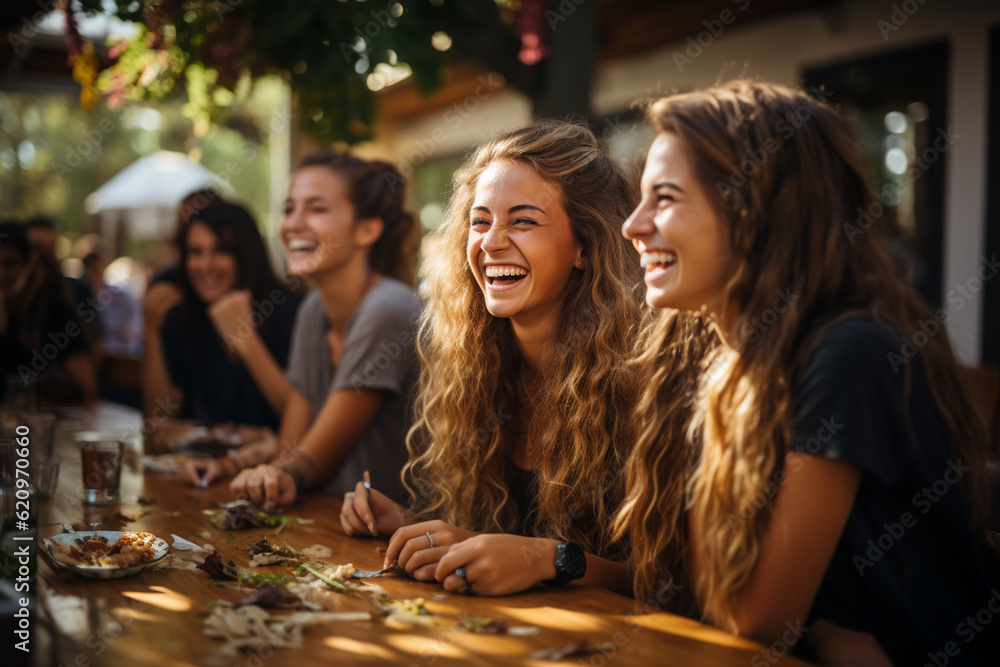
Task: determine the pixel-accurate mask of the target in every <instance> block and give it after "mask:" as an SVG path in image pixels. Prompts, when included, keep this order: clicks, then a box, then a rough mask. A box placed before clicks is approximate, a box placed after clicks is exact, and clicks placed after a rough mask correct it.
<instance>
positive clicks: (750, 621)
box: [733, 610, 808, 653]
mask: <svg viewBox="0 0 1000 667" xmlns="http://www.w3.org/2000/svg"><path fill="white" fill-rule="evenodd" d="M733 622H734V624H735V630H736V632H737V633H738V634H740V635H741V636H743V637H747V638H749V639H752V640H754V641H756V642H760V643H761V644H764V645H765V646H768V647H774V646H780V647H783V648H784V649H785V652H787V653H791V651H792V649H793V648H795V646H796V644H798V642H799V640H800V639H801V638H802V636H803V635H804V634H805V633H806V631H807V630H808V627H807V626H806V617H805V615H804V614H800V615H798V616H796V615H794V614H793V615H792V616H788V615H786V614H780V613H774V612H772V613H766V612H763V611H753V610H737V611H736V615H735V616H734V618H733Z"/></svg>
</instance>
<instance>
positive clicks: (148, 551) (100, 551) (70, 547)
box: [49, 533, 155, 568]
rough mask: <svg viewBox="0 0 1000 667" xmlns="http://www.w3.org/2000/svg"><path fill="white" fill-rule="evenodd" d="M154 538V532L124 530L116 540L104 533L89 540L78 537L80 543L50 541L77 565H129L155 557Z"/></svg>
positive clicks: (60, 552) (138, 563)
mask: <svg viewBox="0 0 1000 667" xmlns="http://www.w3.org/2000/svg"><path fill="white" fill-rule="evenodd" d="M154 539H155V538H154V537H153V535H151V534H150V533H123V534H122V536H121V537H119V538H118V539H117V540H115V542H113V543H110V542H108V539H107V538H106V537H104V536H102V535H93V536H91V537H89V538H88V539H87V540H81V539H79V538H78V539H76V540H75V543H76V544H61V543H59V542H57V541H55V540H52V541H50V542H49V544H50V545H51V546H52V548H54V549H56V551H58V553H59V554H61V555H62V556H64V557H67V558H69V559H71V560H72V561H74V562H75V564H77V565H90V566H98V567H121V568H128V567H135V566H136V565H142V564H143V563H148V562H149V561H151V560H153V557H154V556H155V552H154V550H153V546H152V542H153V540H154Z"/></svg>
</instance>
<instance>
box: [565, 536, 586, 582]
mask: <svg viewBox="0 0 1000 667" xmlns="http://www.w3.org/2000/svg"><path fill="white" fill-rule="evenodd" d="M559 547H560V551H561V552H562V553H561V554H560V556H562V561H563V571H564V572H566V574H568V575H569V576H570V578H571V579H579V578H580V577H582V576H583V575H585V574H586V573H587V555H586V554H585V553H583V549H582V548H580V545H579V544H574V543H572V542H563V543H562V544H560V545H559Z"/></svg>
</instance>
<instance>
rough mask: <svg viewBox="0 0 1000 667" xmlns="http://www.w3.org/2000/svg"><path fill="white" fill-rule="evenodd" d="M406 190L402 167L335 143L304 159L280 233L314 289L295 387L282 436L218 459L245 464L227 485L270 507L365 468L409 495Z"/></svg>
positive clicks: (299, 336) (339, 487)
mask: <svg viewBox="0 0 1000 667" xmlns="http://www.w3.org/2000/svg"><path fill="white" fill-rule="evenodd" d="M403 194H404V181H403V178H402V176H400V175H399V172H398V171H397V170H396V169H395V167H393V166H391V165H389V164H387V163H384V162H374V161H373V162H369V161H365V160H361V159H358V158H356V157H353V156H351V155H348V154H345V153H338V152H326V153H318V154H315V155H312V156H309V157H307V158H306V159H305V160H304V162H303V163H302V166H301V167H300V168H299V170H298V171H297V172H296V174H295V176H294V178H293V179H292V184H291V186H290V188H289V192H288V197H287V199H286V200H285V217H284V219H283V220H282V223H281V240H282V244H283V245H284V248H285V253H286V256H287V258H288V265H289V271H290V272H291V273H292V274H293V275H295V276H300V277H302V278H305V279H306V280H307V281H308V282H309V283H310V284H311V285H312V286H313V287H314V288H315V289H314V291H313V292H312V293H311V294H309V296H308V297H306V300H305V301H304V302H303V304H302V307H301V309H300V310H299V313H298V317H297V318H296V322H295V329H294V332H293V336H292V350H291V358H290V361H289V367H288V379H289V380H290V382H291V384H292V386H293V389H294V391H293V392H292V396H291V397H290V398H289V400H288V402H287V404H286V407H285V410H284V413H283V414H282V420H281V432H280V434H279V436H278V438H277V441H275V440H274V439H270V441H269V442H266V443H263V444H261V445H258V446H257V447H255V448H249V449H248V448H245V449H244V450H240V451H237V452H233V453H232V455H231V456H229V457H225V458H224V459H223V460H222V461H221V462H219V464H220V465H221V466H223V467H224V468H226V470H225V471H226V472H229V473H235V472H236V471H237V470H239V469H240V468H246V469H244V470H242V472H239V473H238V474H237V475H236V477H235V478H234V479H233V480H232V483H231V485H230V486H231V489H232V491H233V493H234V494H236V495H237V496H245V497H249V498H250V500H251V501H253V502H255V503H257V504H259V505H261V506H263V508H264V509H265V510H271V509H273V508H275V507H277V506H282V505H288V504H290V503H291V502H293V501H294V500H295V498H296V497H297V495H298V494H299V493H301V492H302V491H304V490H307V489H311V488H320V487H322V488H323V489H324V490H325V491H327V492H329V493H332V494H338V495H339V494H343V493H345V492H346V491H348V490H350V489H352V488H353V487H354V483H355V482H356V481H357V480H358V479H360V478H361V476H362V474H363V473H364V471H366V470H367V471H371V474H372V477H373V478H375V479H376V480H377V483H378V484H379V487H380V488H383V489H385V490H386V492H388V493H390V494H392V495H393V496H394V497H395V498H397V499H400V500H402V497H403V493H402V484H401V482H400V470H401V469H402V467H403V465H404V463H405V461H406V446H405V438H406V431H407V429H408V423H407V409H406V405H407V398H408V394H409V392H410V387H411V384H412V382H413V378H414V375H415V373H414V370H415V368H414V338H415V335H416V322H417V319H418V318H419V316H420V303H419V300H418V299H417V297H416V295H415V294H414V293H413V290H412V289H410V287H409V285H410V284H411V283H412V279H413V267H414V263H415V255H416V249H417V246H418V243H417V239H416V238H415V237H416V235H417V234H418V233H419V228H418V227H417V226H416V224H415V220H414V218H413V216H412V215H411V214H410V213H408V212H407V211H405V210H404V209H403ZM265 461H266V462H265ZM255 464H257V465H255ZM214 472H216V474H217V472H218V471H214Z"/></svg>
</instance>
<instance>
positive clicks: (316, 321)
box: [288, 278, 421, 503]
mask: <svg viewBox="0 0 1000 667" xmlns="http://www.w3.org/2000/svg"><path fill="white" fill-rule="evenodd" d="M420 310H421V304H420V300H419V299H418V298H417V296H416V295H415V294H414V293H413V290H411V289H410V288H409V287H407V286H406V285H404V284H403V283H401V282H399V281H398V280H392V279H390V278H382V279H381V280H380V281H379V283H378V284H377V285H375V287H373V288H372V289H371V290H369V291H368V294H366V295H365V298H364V299H362V301H361V303H360V304H358V307H357V308H356V309H355V311H354V313H353V314H352V315H351V319H350V320H349V321H348V323H347V333H346V335H345V337H344V350H343V353H342V354H341V356H340V365H339V366H338V367H337V368H336V369H334V367H333V363H332V361H331V359H330V345H329V342H328V339H327V337H328V334H329V332H330V322H329V321H328V320H327V318H326V312H325V311H324V310H323V300H322V299H321V298H320V295H319V293H318V292H316V291H313V292H311V293H310V294H309V295H308V296H306V298H305V301H303V302H302V306H301V307H300V308H299V312H298V316H297V318H296V320H295V329H294V331H293V333H292V351H291V355H290V359H289V362H288V379H289V381H290V382H291V383H292V385H293V386H294V387H295V388H296V389H297V390H298V391H299V392H301V393H302V395H303V396H305V397H306V399H307V400H308V401H309V403H310V406H311V409H312V421H313V422H314V423H315V421H316V417H317V415H319V412H320V410H321V409H322V408H323V405H324V404H325V403H326V400H327V397H328V396H330V395H331V394H332V393H333V392H335V391H340V390H352V389H353V390H359V389H371V390H376V391H384V392H386V397H385V400H384V401H383V402H382V406H381V407H380V408H379V411H378V413H377V414H376V415H375V419H373V420H372V422H371V424H369V425H368V428H367V429H366V430H365V432H364V434H362V436H361V438H360V439H359V440H358V442H357V444H355V446H354V449H353V450H351V453H350V454H349V455H348V456H347V458H346V459H345V460H344V462H343V463H342V464H341V465H340V467H339V468H338V469H337V471H336V472H335V473H334V475H333V477H331V478H330V479H329V480H328V481H327V482H326V483H325V484H323V490H324V491H326V492H327V493H329V494H331V495H337V496H341V495H343V494H344V493H346V492H347V491H353V490H354V487H355V485H356V484H357V483H358V482H359V481H361V479H362V473H363V472H364V471H365V470H368V471H370V473H371V480H372V486H374V487H375V488H377V489H378V490H379V491H381V492H382V493H384V494H386V495H387V496H389V497H390V498H392V499H393V500H395V501H397V502H400V503H403V501H404V500H405V498H406V493H405V490H404V489H403V484H402V481H401V479H400V471H401V470H402V469H403V465H404V464H405V463H406V444H405V442H406V432H407V430H408V429H409V427H410V422H409V415H410V410H409V408H410V400H411V399H412V396H411V390H412V387H413V383H414V380H415V378H416V361H415V357H416V349H415V341H416V332H417V319H418V318H419V316H420Z"/></svg>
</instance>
